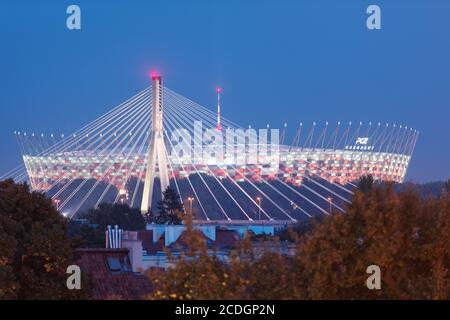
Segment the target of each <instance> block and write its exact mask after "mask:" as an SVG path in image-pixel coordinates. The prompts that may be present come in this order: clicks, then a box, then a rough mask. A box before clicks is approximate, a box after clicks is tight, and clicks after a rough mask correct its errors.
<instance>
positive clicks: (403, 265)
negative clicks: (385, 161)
mask: <svg viewBox="0 0 450 320" xmlns="http://www.w3.org/2000/svg"><path fill="white" fill-rule="evenodd" d="M360 185H361V188H360V189H359V190H358V191H356V192H355V194H354V199H353V201H352V203H351V205H349V207H348V208H347V210H346V212H345V213H337V212H336V213H333V214H332V215H330V216H327V217H326V218H325V219H322V220H321V221H319V222H318V223H316V222H314V223H313V225H312V229H311V230H309V231H308V232H305V233H303V234H301V235H300V236H299V237H297V242H296V249H295V254H293V255H291V256H285V255H281V254H280V253H279V251H277V250H266V251H265V253H264V254H261V255H257V254H255V252H256V250H255V243H254V242H251V241H250V240H249V238H246V239H245V240H244V241H243V242H242V243H241V244H240V245H239V246H238V248H236V250H234V252H233V253H232V254H231V256H230V258H229V260H228V261H221V260H220V259H218V258H216V257H214V255H211V252H209V254H208V250H207V248H206V244H205V242H204V239H203V237H202V236H201V234H200V233H198V232H196V231H195V230H193V228H192V226H190V225H191V224H190V223H189V222H188V223H187V226H188V234H189V237H188V238H189V241H188V242H189V243H190V244H192V245H191V246H190V251H188V252H187V253H186V256H184V257H181V258H178V259H175V260H174V266H173V267H171V268H169V269H168V270H167V271H157V272H155V271H153V274H152V272H150V277H151V280H152V281H153V283H154V285H155V293H154V294H153V295H152V296H151V297H149V298H152V299H449V298H450V272H449V268H450V197H449V193H448V191H447V192H443V193H442V195H441V196H440V197H437V198H427V199H421V198H420V197H419V195H418V194H417V193H416V192H415V191H414V190H412V189H410V190H408V191H406V192H401V193H396V192H395V191H394V190H393V186H392V185H390V184H387V185H375V184H374V183H373V181H372V180H371V179H370V178H368V179H366V178H365V179H364V180H362V181H361V184H360ZM276 243H277V241H276V239H273V240H272V243H271V244H270V246H271V247H272V248H273V245H275V244H276ZM370 265H377V266H379V267H380V269H381V290H369V289H368V287H367V286H366V281H367V278H368V277H369V274H368V273H367V268H368V266H370Z"/></svg>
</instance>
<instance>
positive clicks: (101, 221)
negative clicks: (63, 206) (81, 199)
mask: <svg viewBox="0 0 450 320" xmlns="http://www.w3.org/2000/svg"><path fill="white" fill-rule="evenodd" d="M83 218H86V219H87V220H88V222H89V223H90V224H95V225H97V226H98V229H99V230H101V232H103V233H104V232H105V230H106V228H107V226H108V225H111V226H114V225H118V226H119V227H120V228H121V229H123V230H129V231H137V230H144V229H145V226H146V222H145V219H144V217H143V216H142V213H141V211H140V210H139V209H136V208H130V207H129V206H128V205H127V204H111V203H102V204H100V205H99V206H98V208H96V209H91V210H89V211H88V213H87V214H85V215H83Z"/></svg>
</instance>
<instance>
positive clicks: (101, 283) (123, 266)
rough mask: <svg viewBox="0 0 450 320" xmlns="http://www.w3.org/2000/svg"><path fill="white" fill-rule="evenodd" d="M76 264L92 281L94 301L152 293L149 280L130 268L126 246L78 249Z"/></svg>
mask: <svg viewBox="0 0 450 320" xmlns="http://www.w3.org/2000/svg"><path fill="white" fill-rule="evenodd" d="M76 252H77V255H78V260H77V265H78V266H79V267H80V269H81V272H82V274H87V275H88V278H89V279H90V280H91V282H92V297H93V299H94V300H108V299H125V300H128V299H130V300H131V299H132V300H139V299H143V298H144V296H145V295H146V294H149V293H151V292H152V285H151V283H150V280H149V279H148V278H147V277H146V276H144V275H142V274H139V273H134V272H132V271H131V270H132V269H131V265H130V261H129V258H128V253H129V251H128V249H77V250H76Z"/></svg>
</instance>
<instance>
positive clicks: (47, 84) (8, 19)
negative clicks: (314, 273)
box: [0, 0, 450, 182]
mask: <svg viewBox="0 0 450 320" xmlns="http://www.w3.org/2000/svg"><path fill="white" fill-rule="evenodd" d="M69 4H77V5H79V6H80V7H81V10H82V30H81V31H69V30H68V29H67V28H66V17H67V15H66V12H65V11H66V8H67V6H68V5H69ZM369 4H378V5H380V6H381V9H382V30H380V31H369V30H368V29H367V28H366V17H367V15H366V13H365V11H366V8H367V6H368V5H369ZM155 69H156V70H159V71H160V72H161V73H162V74H163V75H164V77H165V84H166V85H167V86H168V87H170V88H171V89H173V90H175V91H177V92H178V93H180V94H183V95H185V96H188V97H190V98H192V99H193V100H195V101H197V102H199V103H200V104H202V105H205V106H209V107H211V109H213V106H214V104H215V95H214V88H215V86H216V85H221V86H222V87H223V88H224V96H223V101H224V106H223V115H224V116H225V117H227V118H229V119H231V120H233V121H235V122H238V123H240V124H242V125H244V126H246V125H248V124H252V125H253V126H255V127H262V126H265V124H266V123H270V124H272V126H275V127H277V126H281V124H283V123H284V122H287V123H288V125H289V124H291V125H292V126H291V129H292V130H294V128H293V127H294V125H296V124H298V123H299V122H300V121H303V122H305V123H311V122H313V121H318V122H324V121H326V120H328V121H333V122H337V121H338V120H341V121H348V120H353V121H363V122H369V121H372V122H379V121H380V122H389V123H397V124H404V125H408V126H412V127H414V128H417V129H419V130H420V132H421V136H420V138H419V141H418V144H417V146H416V150H415V153H414V156H413V160H412V162H411V165H410V168H409V172H408V176H407V179H408V180H413V181H420V182H422V181H431V180H443V179H447V178H449V177H450V148H449V141H448V139H449V138H450V125H449V118H450V111H449V110H450V108H449V107H450V1H447V0H408V1H406V0H405V1H400V0H396V1H393V0H389V1H382V0H371V1H365V0H342V1H336V0H328V1H325V0H303V1H302V0H297V1H275V0H272V1H266V0H261V1H243V0H240V1H237V0H226V1H225V0H222V1H213V0H210V1H195V0H193V1H186V0H180V1H173V0H165V1H163V0H161V1H130V0H126V1H125V0H110V1H100V0H89V1H81V0H72V1H62V0H60V1H55V0H40V1H22V0H1V1H0V150H2V151H1V155H2V156H1V160H0V172H1V173H3V172H5V171H7V170H8V169H10V168H12V167H14V166H16V165H17V164H19V163H20V161H21V159H20V152H19V147H18V145H17V143H16V140H15V137H14V134H13V131H14V130H25V131H29V132H31V131H35V132H40V131H43V132H46V133H50V132H55V133H61V132H64V133H66V134H67V133H71V132H73V131H75V130H77V129H78V128H80V127H82V126H83V125H84V124H86V123H87V122H89V121H91V120H93V119H95V118H96V117H98V116H99V115H101V114H103V113H105V112H106V111H107V110H108V109H110V108H111V107H113V106H115V105H117V104H119V103H120V102H122V101H123V100H125V99H127V98H128V97H130V96H131V95H133V94H135V93H136V92H138V91H140V90H142V89H143V88H145V87H146V86H148V84H149V79H148V72H149V71H150V70H155Z"/></svg>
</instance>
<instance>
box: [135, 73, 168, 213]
mask: <svg viewBox="0 0 450 320" xmlns="http://www.w3.org/2000/svg"><path fill="white" fill-rule="evenodd" d="M152 83H153V85H152V89H153V102H152V103H153V106H152V128H151V131H150V144H149V148H148V155H147V170H146V174H145V180H144V193H143V195H142V203H141V212H142V213H143V214H144V213H147V212H148V211H149V210H151V209H152V208H151V206H152V196H153V187H154V183H155V178H156V173H157V172H156V166H158V174H159V180H160V184H161V194H162V193H163V192H164V191H165V190H166V188H167V187H168V186H169V173H168V171H167V162H168V161H167V151H166V145H165V144H164V124H163V112H164V107H163V84H162V77H161V76H160V75H159V74H157V73H153V74H152Z"/></svg>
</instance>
